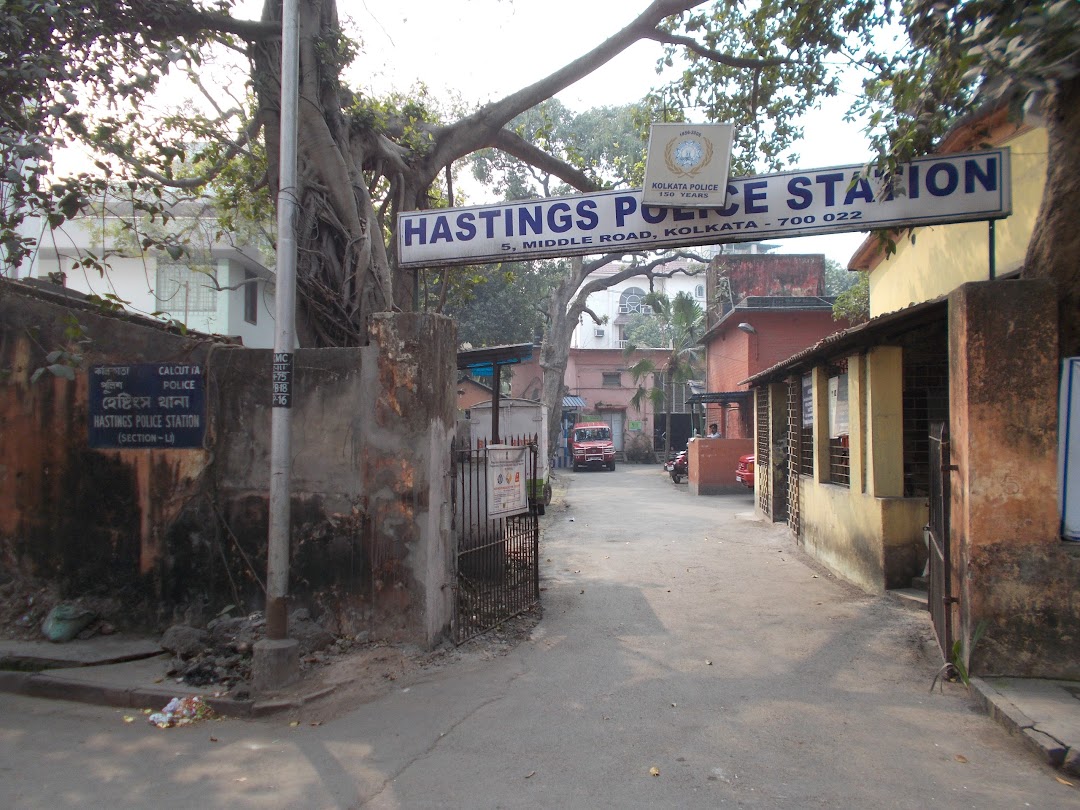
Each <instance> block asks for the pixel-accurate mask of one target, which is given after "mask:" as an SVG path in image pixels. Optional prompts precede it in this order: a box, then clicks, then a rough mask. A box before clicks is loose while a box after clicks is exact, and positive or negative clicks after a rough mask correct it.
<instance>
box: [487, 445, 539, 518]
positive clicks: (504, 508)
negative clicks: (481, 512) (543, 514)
mask: <svg viewBox="0 0 1080 810" xmlns="http://www.w3.org/2000/svg"><path fill="white" fill-rule="evenodd" d="M527 450H528V448H527V447H524V446H515V445H509V444H489V445H488V447H487V481H488V517H489V518H494V517H505V516H507V515H518V514H521V513H522V512H527V511H529V496H528V492H527V485H528V475H527V471H526V469H525V459H526V456H525V453H526V451H527Z"/></svg>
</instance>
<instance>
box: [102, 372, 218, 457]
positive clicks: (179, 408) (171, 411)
mask: <svg viewBox="0 0 1080 810" xmlns="http://www.w3.org/2000/svg"><path fill="white" fill-rule="evenodd" d="M89 431H90V436H89V443H90V447H94V448H100V449H121V450H124V449H148V448H158V449H168V450H176V449H180V448H188V449H191V448H202V446H203V437H204V435H205V434H206V388H205V384H204V375H203V369H202V367H201V366H198V365H193V364H190V363H135V364H133V365H127V366H120V365H96V366H91V367H90V424H89Z"/></svg>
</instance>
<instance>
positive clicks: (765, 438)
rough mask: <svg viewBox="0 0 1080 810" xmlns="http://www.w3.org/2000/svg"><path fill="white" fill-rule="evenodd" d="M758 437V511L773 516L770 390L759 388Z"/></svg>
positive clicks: (757, 399)
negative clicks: (770, 454) (770, 456)
mask: <svg viewBox="0 0 1080 810" xmlns="http://www.w3.org/2000/svg"><path fill="white" fill-rule="evenodd" d="M755 407H756V419H755V421H756V423H757V426H756V436H757V441H756V442H755V448H754V455H755V456H756V458H755V459H754V478H755V482H756V483H757V489H758V509H760V510H761V511H762V512H763V513H764V514H766V515H772V478H773V476H772V462H771V460H770V458H769V389H768V388H759V389H758V390H757V394H756V402H755Z"/></svg>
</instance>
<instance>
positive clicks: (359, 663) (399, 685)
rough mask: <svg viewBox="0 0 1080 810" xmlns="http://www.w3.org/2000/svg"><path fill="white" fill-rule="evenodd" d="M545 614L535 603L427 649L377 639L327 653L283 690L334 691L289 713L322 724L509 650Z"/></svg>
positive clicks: (288, 694) (299, 693)
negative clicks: (460, 639)
mask: <svg viewBox="0 0 1080 810" xmlns="http://www.w3.org/2000/svg"><path fill="white" fill-rule="evenodd" d="M542 615H543V611H542V609H541V608H540V607H535V608H533V609H532V610H529V611H526V612H525V613H522V614H520V615H519V616H515V617H513V618H511V619H508V620H507V621H505V622H503V623H502V624H501V625H499V626H498V627H496V628H495V629H494V630H489V631H488V632H487V633H484V634H483V635H481V636H478V637H476V638H474V639H471V640H469V641H467V642H465V643H464V644H462V645H461V646H460V647H455V646H454V645H453V644H450V643H449V642H446V643H444V644H442V645H441V646H439V647H437V648H435V649H434V650H424V649H421V648H419V647H409V646H391V645H387V644H380V643H373V644H369V645H367V646H365V647H364V648H362V649H358V650H353V651H350V652H347V653H344V654H340V655H334V656H328V657H327V659H326V660H325V662H323V663H321V664H319V665H317V666H311V667H309V668H308V669H306V670H305V671H304V672H303V673H302V676H301V680H300V682H299V683H298V684H296V685H295V686H293V687H290V688H289V689H288V690H285V691H284V692H282V693H281V695H280V697H282V698H284V699H289V698H301V697H303V696H310V695H313V694H317V693H319V692H320V691H322V690H324V689H325V690H330V691H329V692H328V693H327V694H326V695H325V696H323V697H320V698H318V699H316V700H313V701H312V702H310V703H308V704H306V705H304V706H302V707H300V708H299V709H297V710H294V711H293V712H291V713H290V718H291V719H294V720H298V721H300V722H301V723H322V722H325V721H327V720H330V719H333V718H334V717H339V716H341V714H343V713H344V712H348V711H351V710H353V709H355V708H356V707H357V706H360V705H363V704H364V703H368V702H370V701H372V700H376V699H378V698H380V697H382V696H383V695H385V694H387V693H389V692H391V691H392V690H394V689H403V688H405V687H407V686H410V685H411V684H414V683H417V682H419V681H420V680H422V679H424V678H425V677H427V676H429V675H430V674H432V673H433V672H438V671H440V670H442V669H445V668H446V667H449V666H454V665H458V664H466V663H470V662H482V661H488V660H491V659H493V658H498V657H501V656H503V655H506V654H507V653H509V652H510V651H511V650H513V649H514V648H515V647H517V645H518V644H520V643H521V642H522V641H526V640H528V639H529V638H530V637H531V636H532V633H533V630H534V629H535V628H536V626H537V625H538V624H539V623H540V619H541V618H542Z"/></svg>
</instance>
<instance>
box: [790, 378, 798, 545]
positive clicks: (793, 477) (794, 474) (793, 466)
mask: <svg viewBox="0 0 1080 810" xmlns="http://www.w3.org/2000/svg"><path fill="white" fill-rule="evenodd" d="M787 389H788V395H787V420H788V452H787V465H788V473H787V482H788V488H787V524H788V527H789V528H790V529H791V531H792V532H793V533H794V535H795V539H796V540H799V539H800V534H801V531H802V526H801V522H800V519H799V518H800V515H799V464H800V462H801V459H802V381H801V380H800V378H799V377H791V378H790V379H788V383H787Z"/></svg>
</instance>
